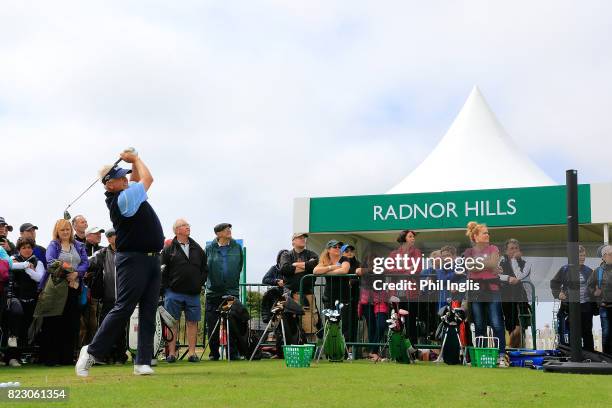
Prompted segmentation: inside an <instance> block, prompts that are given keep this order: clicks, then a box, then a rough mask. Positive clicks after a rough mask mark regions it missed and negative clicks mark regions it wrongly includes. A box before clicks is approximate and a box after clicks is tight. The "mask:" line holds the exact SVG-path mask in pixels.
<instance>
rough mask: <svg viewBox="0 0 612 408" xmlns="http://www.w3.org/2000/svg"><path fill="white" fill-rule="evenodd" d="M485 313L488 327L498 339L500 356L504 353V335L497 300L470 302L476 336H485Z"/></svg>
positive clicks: (502, 321) (502, 319)
mask: <svg viewBox="0 0 612 408" xmlns="http://www.w3.org/2000/svg"><path fill="white" fill-rule="evenodd" d="M485 313H486V315H488V326H491V328H492V329H493V335H494V336H495V337H497V338H498V339H499V353H500V355H501V354H503V353H505V352H506V333H505V329H504V318H503V314H502V306H501V302H500V301H499V300H493V301H491V302H472V319H473V320H474V325H475V326H476V336H486V335H487V322H486V321H485V317H486V315H485Z"/></svg>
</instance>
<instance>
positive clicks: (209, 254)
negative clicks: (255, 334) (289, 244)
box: [206, 222, 243, 360]
mask: <svg viewBox="0 0 612 408" xmlns="http://www.w3.org/2000/svg"><path fill="white" fill-rule="evenodd" d="M214 231H215V235H216V238H215V239H214V240H213V241H212V242H211V243H210V244H208V245H207V246H206V258H207V262H208V279H207V280H206V332H207V334H208V342H209V344H210V356H209V358H210V359H211V360H218V359H219V357H220V356H219V328H218V327H217V330H214V329H215V326H217V322H218V320H219V312H218V309H219V306H220V305H221V303H222V302H223V296H226V295H231V296H234V297H236V298H238V296H239V294H240V290H239V287H240V273H241V271H242V262H243V261H242V247H241V246H240V244H239V243H238V242H236V240H234V239H233V238H232V224H228V223H225V222H224V223H221V224H218V225H216V226H215V228H214ZM213 330H214V333H213ZM235 340H236V339H232V338H231V337H230V341H231V344H230V354H231V355H230V359H235V358H238V354H237V348H236V346H235V342H234V341H235Z"/></svg>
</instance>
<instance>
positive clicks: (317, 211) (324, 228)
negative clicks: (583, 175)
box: [310, 184, 591, 232]
mask: <svg viewBox="0 0 612 408" xmlns="http://www.w3.org/2000/svg"><path fill="white" fill-rule="evenodd" d="M578 202H579V209H578V214H579V221H580V223H586V224H588V223H590V222H591V194H590V185H588V184H582V185H579V186H578ZM566 217H567V214H566V189H565V186H547V187H526V188H508V189H499V190H472V191H452V192H442V193H419V194H393V195H390V194H387V195H372V196H352V197H322V198H311V199H310V232H345V231H388V230H400V229H408V228H409V229H419V230H423V229H450V228H464V227H465V226H466V224H467V223H468V222H469V221H478V222H480V223H483V222H484V223H486V224H488V225H489V226H492V227H507V226H529V225H562V224H565V223H566Z"/></svg>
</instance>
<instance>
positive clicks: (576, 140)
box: [0, 0, 612, 281]
mask: <svg viewBox="0 0 612 408" xmlns="http://www.w3.org/2000/svg"><path fill="white" fill-rule="evenodd" d="M500 3H502V2H490V1H470V2H455V1H452V2H451V1H448V2H438V1H428V2H421V1H419V2H417V1H414V2H412V1H397V2H383V1H357V0H352V1H346V2H333V1H329V0H325V1H317V0H308V1H304V2H302V1H280V0H277V1H273V0H270V1H243V2H241V1H217V2H206V1H186V0H182V1H179V2H170V1H150V0H149V1H129V0H121V1H108V0H105V1H100V2H95V1H87V2H83V1H60V0H57V1H52V2H50V1H39V2H33V1H24V0H20V1H8V0H3V1H2V5H1V7H0V137H1V139H0V140H1V147H2V151H3V153H4V154H3V158H4V160H3V163H2V165H3V166H2V173H3V177H2V180H3V182H2V187H3V188H2V191H3V192H2V204H1V206H0V216H3V217H5V218H6V219H7V221H8V222H9V223H11V224H12V225H13V226H14V227H15V228H18V226H19V225H20V224H21V223H23V222H32V223H34V224H36V225H38V226H39V227H40V231H39V241H40V243H41V244H43V245H47V243H48V241H49V240H50V234H51V228H52V225H53V223H54V222H55V220H57V219H58V218H59V217H61V216H62V211H63V209H64V207H65V206H66V205H67V203H68V202H70V201H71V200H72V199H73V198H74V197H76V196H77V195H78V194H79V193H80V192H81V191H82V190H83V189H84V188H85V187H87V186H88V185H89V184H90V183H91V182H92V181H93V180H94V179H95V177H96V171H97V170H98V169H99V168H100V167H101V166H102V165H103V164H105V163H110V162H112V161H114V160H115V159H116V158H117V155H118V152H119V151H120V150H122V149H123V148H124V147H126V146H135V147H136V148H137V149H138V150H139V152H140V155H141V157H142V158H143V160H144V161H145V162H146V163H147V164H148V165H149V167H150V169H151V171H152V173H153V176H154V177H155V183H154V185H153V187H152V188H151V190H150V192H149V196H150V202H151V203H152V205H153V206H154V208H155V209H156V211H157V213H158V214H159V216H160V218H161V220H162V223H163V225H164V229H165V232H166V234H167V235H168V236H171V225H172V223H173V221H174V220H175V219H176V218H177V217H185V218H187V220H189V221H190V222H191V224H192V235H193V237H194V238H195V239H196V240H198V241H200V242H204V241H206V240H210V239H211V238H212V237H213V231H212V227H213V225H214V224H216V223H218V222H223V221H227V222H231V223H233V224H234V235H235V236H236V237H239V238H243V239H244V240H245V243H246V246H247V247H248V250H249V256H248V260H249V262H248V272H249V279H248V280H249V281H258V280H259V279H260V278H261V276H262V275H263V273H264V272H265V271H266V270H267V268H268V267H269V265H270V264H272V263H273V262H274V259H275V255H276V252H277V251H278V250H279V249H280V248H283V247H289V246H290V239H289V238H290V233H291V228H292V205H293V198H294V197H304V196H322V195H353V194H364V193H368V194H378V193H384V192H385V191H387V190H388V189H389V188H391V187H392V186H393V185H395V184H396V183H397V182H399V181H400V180H401V179H402V178H403V177H404V176H406V175H407V174H408V173H409V172H410V171H411V170H412V169H413V168H414V167H415V166H416V165H418V164H419V163H420V161H422V160H423V158H424V157H425V155H426V154H427V153H428V152H429V151H431V149H432V148H433V147H434V146H435V145H436V143H437V142H438V141H439V140H440V138H441V137H442V136H443V135H444V133H445V132H446V130H447V129H448V127H449V126H450V124H451V123H452V121H453V119H454V117H455V115H456V114H457V113H458V112H459V110H460V108H461V106H462V105H463V103H464V101H465V99H466V98H467V96H468V95H469V92H470V90H471V88H472V87H473V86H474V85H478V86H479V87H480V89H481V90H482V92H483V94H484V96H485V97H486V98H487V100H488V101H489V103H490V105H491V107H492V109H493V111H494V112H495V113H496V114H497V116H498V118H499V120H500V122H501V123H502V125H503V126H504V127H505V129H506V130H507V132H508V133H509V135H510V136H511V137H512V138H513V139H514V141H515V142H516V143H517V144H518V145H519V146H522V148H523V149H524V152H525V154H527V155H529V156H530V157H531V158H532V159H533V160H534V161H535V162H536V163H537V164H538V165H540V166H541V167H542V168H543V169H544V170H545V171H546V172H547V173H548V174H549V175H550V176H551V177H552V178H553V179H555V180H556V181H558V182H562V181H563V180H564V171H565V169H567V168H571V167H573V168H578V169H579V170H580V181H581V182H593V181H610V150H609V144H610V135H611V134H612V124H611V123H612V122H611V121H610V106H612V75H610V73H611V72H612V48H611V47H610V38H612V32H611V31H612V25H611V24H610V21H612V3H611V2H607V1H589V2H578V1H575V2H568V1H558V0H555V1H537V2H533V1H513V2H504V3H505V4H500ZM495 154H496V153H495V152H491V158H490V159H491V160H494V155H495ZM449 171H450V170H449ZM103 198H104V197H103V189H102V186H101V185H96V186H95V187H94V189H93V191H91V192H90V193H88V194H87V195H86V196H85V197H84V198H83V199H82V201H80V202H79V203H77V204H76V205H75V207H74V208H73V209H72V210H71V212H72V214H73V215H76V214H79V213H82V214H85V216H86V217H87V218H88V220H89V223H90V225H99V226H101V227H108V226H109V219H108V214H107V210H106V208H105V205H104V202H103ZM11 238H12V239H13V240H15V239H16V238H17V234H16V233H13V234H12V235H11Z"/></svg>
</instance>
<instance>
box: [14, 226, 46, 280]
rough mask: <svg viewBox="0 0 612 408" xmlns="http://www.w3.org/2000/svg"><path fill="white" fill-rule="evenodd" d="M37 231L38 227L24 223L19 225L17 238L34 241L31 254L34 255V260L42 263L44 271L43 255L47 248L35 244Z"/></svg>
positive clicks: (44, 261) (44, 257) (44, 259)
mask: <svg viewBox="0 0 612 408" xmlns="http://www.w3.org/2000/svg"><path fill="white" fill-rule="evenodd" d="M37 230H38V227H37V226H36V225H34V224H31V223H29V222H26V223H25V224H21V226H20V227H19V236H20V238H24V239H25V238H30V239H31V240H32V241H34V246H33V247H32V253H33V254H34V256H36V259H38V260H39V261H40V262H42V264H43V266H44V267H45V269H47V257H46V255H45V254H46V253H47V248H45V247H44V246H41V245H38V244H37V243H36V231H37ZM17 251H19V250H17Z"/></svg>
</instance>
